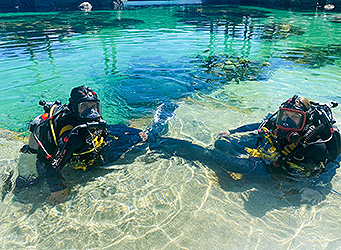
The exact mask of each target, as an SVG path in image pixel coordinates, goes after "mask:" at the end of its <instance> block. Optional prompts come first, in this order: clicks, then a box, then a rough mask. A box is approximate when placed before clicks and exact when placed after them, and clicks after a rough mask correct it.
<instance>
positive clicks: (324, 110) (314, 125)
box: [258, 102, 341, 162]
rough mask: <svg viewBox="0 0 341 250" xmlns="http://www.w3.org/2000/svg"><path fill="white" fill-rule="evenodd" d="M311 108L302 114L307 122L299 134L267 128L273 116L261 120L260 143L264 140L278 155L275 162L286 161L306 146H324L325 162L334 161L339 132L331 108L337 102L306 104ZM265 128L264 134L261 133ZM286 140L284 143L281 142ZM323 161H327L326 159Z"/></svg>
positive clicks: (337, 152)
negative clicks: (326, 150)
mask: <svg viewBox="0 0 341 250" xmlns="http://www.w3.org/2000/svg"><path fill="white" fill-rule="evenodd" d="M310 103H311V107H310V108H309V109H308V110H307V111H306V114H307V117H308V119H307V121H306V125H305V126H304V129H303V130H302V131H297V132H296V131H287V132H285V131H281V130H280V129H278V128H277V127H276V126H271V121H272V122H273V120H274V119H271V118H273V117H275V116H276V114H277V112H276V113H275V114H273V115H272V116H271V117H270V119H267V120H265V121H264V122H263V123H262V124H261V126H260V127H259V129H258V131H259V136H260V140H263V139H265V143H269V144H270V145H271V146H272V148H276V151H277V152H278V160H280V161H282V162H287V161H290V160H291V159H292V158H296V157H295V156H296V155H297V154H298V153H300V152H301V151H302V150H303V149H305V148H307V147H308V146H310V145H314V144H319V143H325V144H326V147H327V149H328V152H329V154H330V156H329V157H328V161H333V160H334V159H336V158H337V156H338V155H339V154H340V151H341V145H340V144H341V143H340V132H339V129H338V128H337V127H336V125H335V123H336V120H335V119H334V117H333V115H332V111H331V108H334V107H337V106H338V103H337V102H331V103H328V104H322V103H317V102H310ZM269 125H270V127H271V128H270V127H269V128H268V129H266V130H267V131H268V132H267V133H264V132H263V130H264V129H265V128H266V127H268V126H269ZM284 140H286V143H284ZM326 160H327V159H326Z"/></svg>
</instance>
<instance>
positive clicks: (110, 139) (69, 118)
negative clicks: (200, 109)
mask: <svg viewBox="0 0 341 250" xmlns="http://www.w3.org/2000/svg"><path fill="white" fill-rule="evenodd" d="M177 107H178V106H177V104H175V103H173V102H167V103H164V104H162V105H160V106H159V108H158V109H157V111H156V114H155V116H154V122H153V124H152V125H151V126H150V127H148V128H147V130H146V132H147V133H148V141H150V142H153V141H156V140H158V139H159V138H160V136H161V135H162V134H164V133H166V132H167V129H168V126H167V125H168V121H169V119H171V118H172V117H173V116H174V112H175V110H176V108H177ZM56 112H57V111H56ZM80 124H81V123H80V122H79V121H78V120H77V119H76V117H75V116H74V115H73V113H71V112H70V110H69V109H68V108H64V109H63V111H62V112H60V113H59V114H58V117H57V119H53V130H54V133H55V137H56V141H57V143H55V140H54V136H53V134H52V132H51V131H52V129H51V126H50V124H49V123H48V122H46V124H45V126H41V128H40V133H39V139H40V141H41V142H42V144H43V145H44V148H45V150H46V151H47V152H48V154H51V155H52V156H53V159H52V160H51V158H52V157H51V158H49V157H47V154H46V152H45V151H44V150H43V149H42V148H41V147H39V148H38V152H37V162H36V166H37V172H38V177H33V176H31V177H29V178H24V177H22V176H19V177H18V178H17V180H16V186H17V187H18V188H19V189H20V188H22V187H26V186H28V185H36V184H38V183H40V181H41V180H43V179H45V180H46V181H47V183H48V185H49V187H50V190H51V192H56V191H60V190H63V189H65V188H66V185H65V180H64V177H63V174H62V169H63V167H64V166H65V165H66V164H67V163H72V164H73V165H74V166H76V169H77V165H78V164H79V163H81V165H82V166H85V167H84V168H83V170H85V169H89V168H91V167H92V166H99V165H106V164H110V163H112V162H114V161H116V160H118V159H119V158H120V157H121V156H122V154H124V153H125V152H127V151H128V150H129V149H131V148H132V147H134V146H135V145H137V144H139V143H140V142H142V138H141V136H140V133H141V132H142V130H140V129H136V128H132V127H129V126H126V125H123V124H117V125H107V126H106V128H96V127H95V128H91V129H89V128H81V129H77V130H72V129H73V128H75V127H77V126H78V125H80ZM70 132H72V133H70ZM89 132H91V134H92V135H96V134H97V135H100V136H99V137H103V139H104V140H105V141H104V143H103V144H102V145H101V146H100V147H99V148H98V149H97V150H93V151H91V152H89V153H85V154H81V153H82V152H87V151H89V150H91V149H93V145H92V141H91V135H90V133H89ZM93 137H94V136H93ZM56 144H57V145H56ZM75 154H76V155H75Z"/></svg>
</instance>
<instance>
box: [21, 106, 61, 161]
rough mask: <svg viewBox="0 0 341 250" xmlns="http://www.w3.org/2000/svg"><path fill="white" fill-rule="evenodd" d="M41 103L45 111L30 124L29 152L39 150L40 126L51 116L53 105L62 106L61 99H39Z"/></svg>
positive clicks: (27, 149) (26, 147)
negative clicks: (48, 100)
mask: <svg viewBox="0 0 341 250" xmlns="http://www.w3.org/2000/svg"><path fill="white" fill-rule="evenodd" d="M39 105H41V106H43V108H44V111H45V113H44V114H42V115H39V116H37V117H36V118H34V119H33V121H31V122H30V123H29V125H28V130H29V131H30V137H29V141H28V145H25V146H24V147H25V150H21V151H25V152H27V151H28V152H29V153H34V154H36V153H37V151H38V147H39V145H38V140H37V138H39V134H40V127H41V125H43V123H44V122H45V121H47V119H48V118H49V112H50V110H51V107H52V106H53V105H57V106H60V105H61V102H60V101H55V102H46V101H44V100H40V101H39Z"/></svg>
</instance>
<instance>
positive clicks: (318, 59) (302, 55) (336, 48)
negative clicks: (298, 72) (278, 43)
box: [281, 44, 341, 68]
mask: <svg viewBox="0 0 341 250" xmlns="http://www.w3.org/2000/svg"><path fill="white" fill-rule="evenodd" d="M281 57H282V58H283V59H285V60H288V61H293V62H295V63H296V64H301V65H306V66H308V67H311V68H320V67H324V66H327V65H334V64H335V63H336V61H337V60H340V58H341V45H339V44H329V45H326V46H311V47H304V48H298V49H292V50H287V51H286V53H285V54H283V55H282V56H281Z"/></svg>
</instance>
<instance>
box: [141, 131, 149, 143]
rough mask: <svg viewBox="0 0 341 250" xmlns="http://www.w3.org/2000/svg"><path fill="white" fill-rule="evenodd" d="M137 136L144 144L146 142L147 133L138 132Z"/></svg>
mask: <svg viewBox="0 0 341 250" xmlns="http://www.w3.org/2000/svg"><path fill="white" fill-rule="evenodd" d="M139 135H140V137H141V140H142V141H143V142H145V141H147V140H148V134H147V133H145V132H140V133H139Z"/></svg>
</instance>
